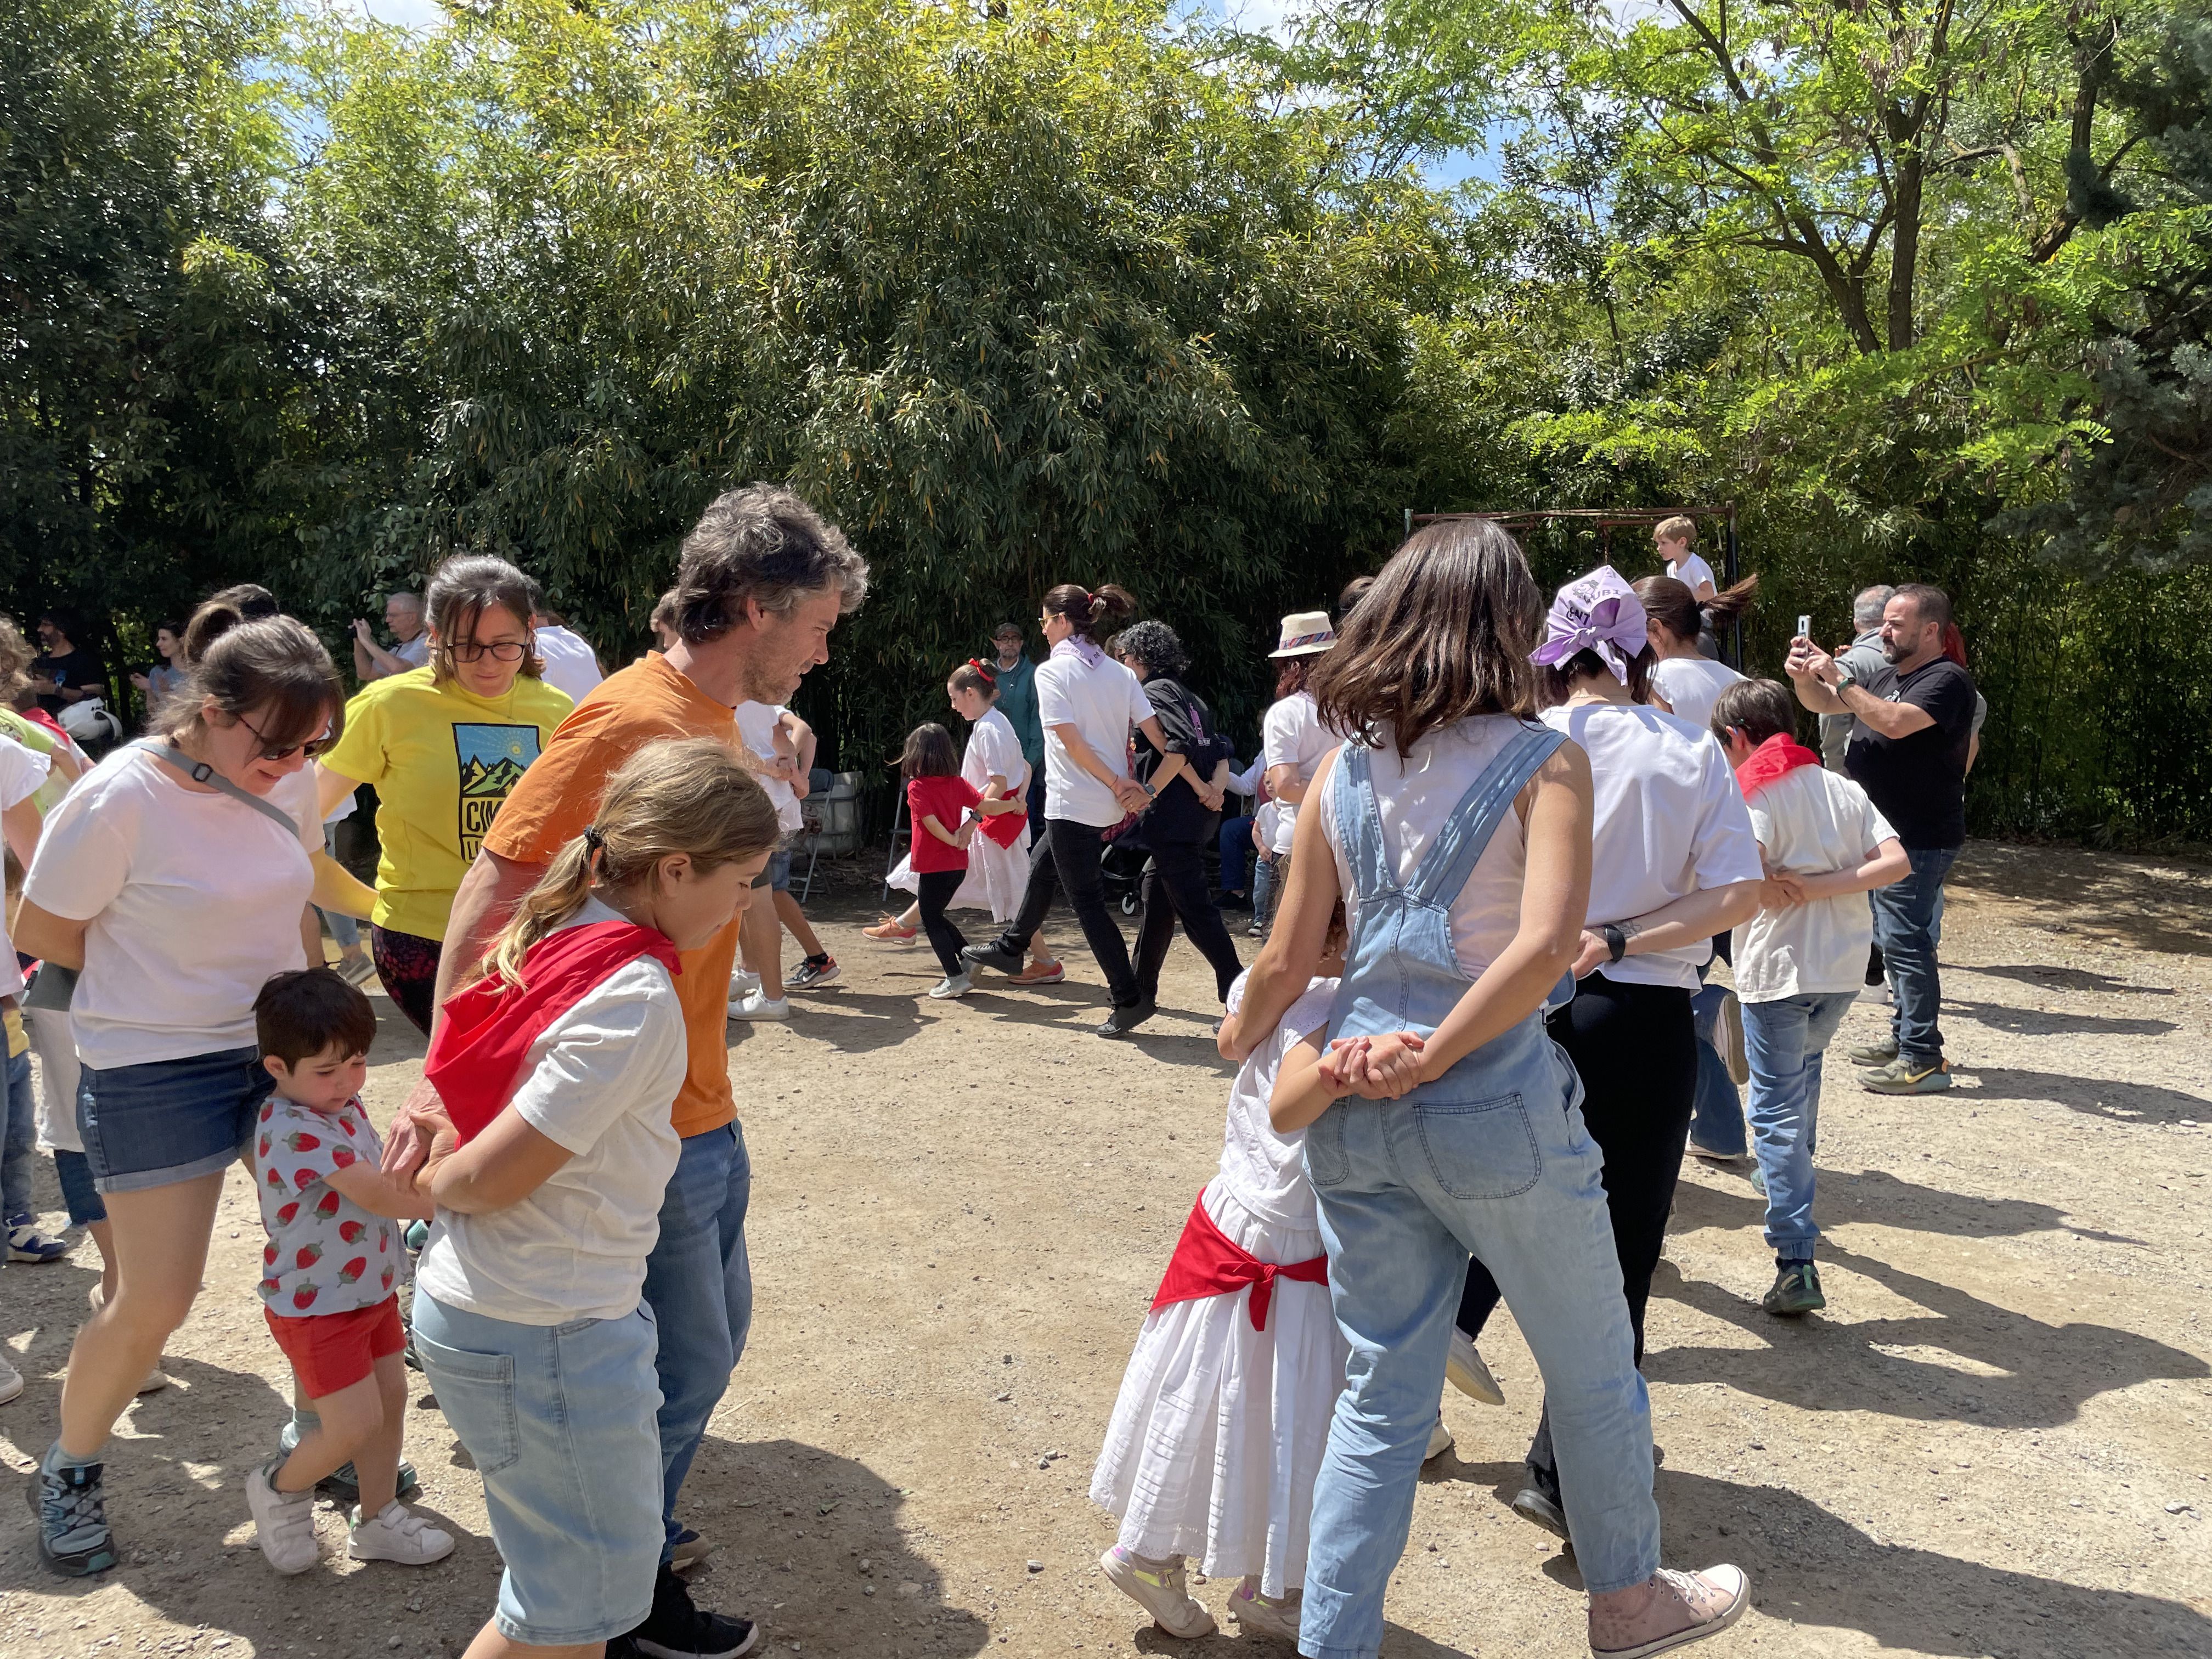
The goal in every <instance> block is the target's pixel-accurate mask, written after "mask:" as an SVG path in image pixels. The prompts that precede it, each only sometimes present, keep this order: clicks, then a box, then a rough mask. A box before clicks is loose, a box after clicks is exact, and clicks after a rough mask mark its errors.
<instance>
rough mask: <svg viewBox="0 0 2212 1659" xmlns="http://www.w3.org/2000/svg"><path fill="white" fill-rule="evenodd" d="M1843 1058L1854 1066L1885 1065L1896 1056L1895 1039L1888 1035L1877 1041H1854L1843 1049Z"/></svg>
mask: <svg viewBox="0 0 2212 1659" xmlns="http://www.w3.org/2000/svg"><path fill="white" fill-rule="evenodd" d="M1896 1058H1897V1039H1896V1038H1895V1037H1893V1036H1889V1037H1884V1038H1883V1039H1882V1040H1881V1042H1855V1043H1853V1044H1852V1045H1851V1046H1850V1048H1846V1049H1844V1059H1845V1060H1849V1061H1850V1063H1851V1064H1852V1065H1854V1066H1887V1065H1888V1064H1889V1062H1890V1061H1891V1060H1895V1059H1896Z"/></svg>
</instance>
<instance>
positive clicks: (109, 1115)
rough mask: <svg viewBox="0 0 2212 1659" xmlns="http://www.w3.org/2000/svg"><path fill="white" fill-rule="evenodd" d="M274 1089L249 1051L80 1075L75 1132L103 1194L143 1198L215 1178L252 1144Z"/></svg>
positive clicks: (87, 1069) (84, 1070) (85, 1069)
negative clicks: (177, 1185) (183, 1183)
mask: <svg viewBox="0 0 2212 1659" xmlns="http://www.w3.org/2000/svg"><path fill="white" fill-rule="evenodd" d="M275 1087H276V1084H275V1082H274V1081H273V1080H272V1079H270V1075H269V1073H267V1072H266V1071H265V1070H264V1069H263V1067H262V1065H261V1051H260V1050H259V1049H258V1048H254V1047H253V1046H252V1044H250V1043H249V1044H248V1045H246V1047H245V1048H221V1049H217V1050H216V1052H215V1053H213V1054H187V1055H185V1057H184V1058H183V1059H181V1060H146V1061H144V1062H143V1063H141V1064H139V1065H137V1066H81V1067H80V1068H79V1069H78V1072H77V1079H76V1127H77V1133H79V1134H80V1135H82V1137H83V1138H84V1155H85V1157H86V1158H88V1159H89V1160H90V1161H91V1164H92V1177H93V1181H94V1184H95V1185H97V1186H98V1188H100V1191H101V1192H102V1193H139V1192H148V1191H150V1190H151V1189H153V1188H156V1187H167V1186H173V1185H174V1184H175V1183H176V1182H181V1181H195V1180H197V1179H198V1178H199V1177H200V1176H205V1175H219V1174H221V1173H222V1171H223V1170H227V1169H228V1168H229V1167H230V1166H231V1165H232V1164H235V1163H236V1162H237V1161H238V1160H239V1159H240V1158H242V1157H244V1156H245V1154H246V1148H247V1147H248V1146H252V1144H253V1121H254V1117H255V1115H256V1114H258V1112H259V1111H260V1110H261V1103H262V1102H263V1101H264V1100H266V1099H268V1098H269V1091H270V1090H271V1089H273V1088H275Z"/></svg>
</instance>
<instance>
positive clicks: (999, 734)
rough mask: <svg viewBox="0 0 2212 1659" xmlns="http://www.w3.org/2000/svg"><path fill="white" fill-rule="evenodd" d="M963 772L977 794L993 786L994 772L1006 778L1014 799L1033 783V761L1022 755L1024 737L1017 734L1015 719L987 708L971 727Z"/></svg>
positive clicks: (961, 769) (962, 766) (1020, 796)
mask: <svg viewBox="0 0 2212 1659" xmlns="http://www.w3.org/2000/svg"><path fill="white" fill-rule="evenodd" d="M960 775H961V777H962V778H963V779H964V780H966V781H967V783H968V785H969V787H970V788H972V789H974V790H975V792H976V793H978V794H981V793H982V792H983V791H984V790H986V789H988V788H989V787H991V780H992V778H993V777H994V776H997V777H1001V778H1004V779H1005V780H1006V794H1007V796H1008V798H1009V799H1014V800H1019V799H1021V798H1022V794H1023V792H1024V791H1025V790H1026V789H1028V787H1030V763H1029V762H1027V761H1026V760H1024V759H1023V758H1022V740H1021V739H1020V738H1018V737H1016V736H1015V735H1014V723H1013V722H1012V720H1008V719H1007V718H1006V716H1005V715H1004V714H1000V712H999V711H998V710H997V709H995V708H986V709H985V710H984V711H983V717H982V719H981V720H977V721H976V722H975V726H973V727H971V728H970V729H969V733H968V750H967V752H966V753H965V754H963V755H962V756H961V757H960Z"/></svg>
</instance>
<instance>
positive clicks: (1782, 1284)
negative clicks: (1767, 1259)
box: [1759, 1261, 1828, 1319]
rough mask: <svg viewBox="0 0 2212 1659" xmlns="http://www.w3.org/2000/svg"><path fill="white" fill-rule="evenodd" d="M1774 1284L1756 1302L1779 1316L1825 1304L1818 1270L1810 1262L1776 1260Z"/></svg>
mask: <svg viewBox="0 0 2212 1659" xmlns="http://www.w3.org/2000/svg"><path fill="white" fill-rule="evenodd" d="M1774 1267H1775V1272H1774V1283H1773V1285H1771V1286H1770V1287H1769V1288H1768V1290H1767V1292H1766V1294H1765V1296H1763V1297H1759V1306H1760V1307H1762V1308H1764V1309H1765V1310H1766V1311H1767V1312H1769V1313H1771V1314H1772V1315H1773V1316H1775V1317H1776V1318H1778V1319H1796V1318H1800V1317H1802V1316H1804V1315H1806V1314H1808V1313H1817V1312H1818V1311H1819V1310H1820V1309H1822V1308H1825V1307H1826V1306H1827V1305H1828V1298H1827V1297H1825V1296H1823V1295H1821V1294H1820V1269H1819V1268H1817V1267H1814V1265H1813V1264H1812V1263H1811V1262H1809V1261H1778V1262H1776V1263H1775V1264H1774Z"/></svg>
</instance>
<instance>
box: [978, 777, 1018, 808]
mask: <svg viewBox="0 0 2212 1659" xmlns="http://www.w3.org/2000/svg"><path fill="white" fill-rule="evenodd" d="M991 783H992V786H993V787H994V788H997V787H1004V785H1003V782H1002V781H1001V780H1000V779H998V778H993V779H992V780H991ZM975 810H976V811H979V812H981V814H982V815H983V816H984V817H987V818H994V817H999V816H1000V815H1001V814H1002V813H1006V812H1026V811H1029V805H1028V804H1027V803H1026V802H1024V801H1018V800H1012V799H1007V798H1006V797H1005V796H1003V795H989V794H987V795H985V796H984V797H983V799H981V800H980V801H978V802H976V803H975Z"/></svg>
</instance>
